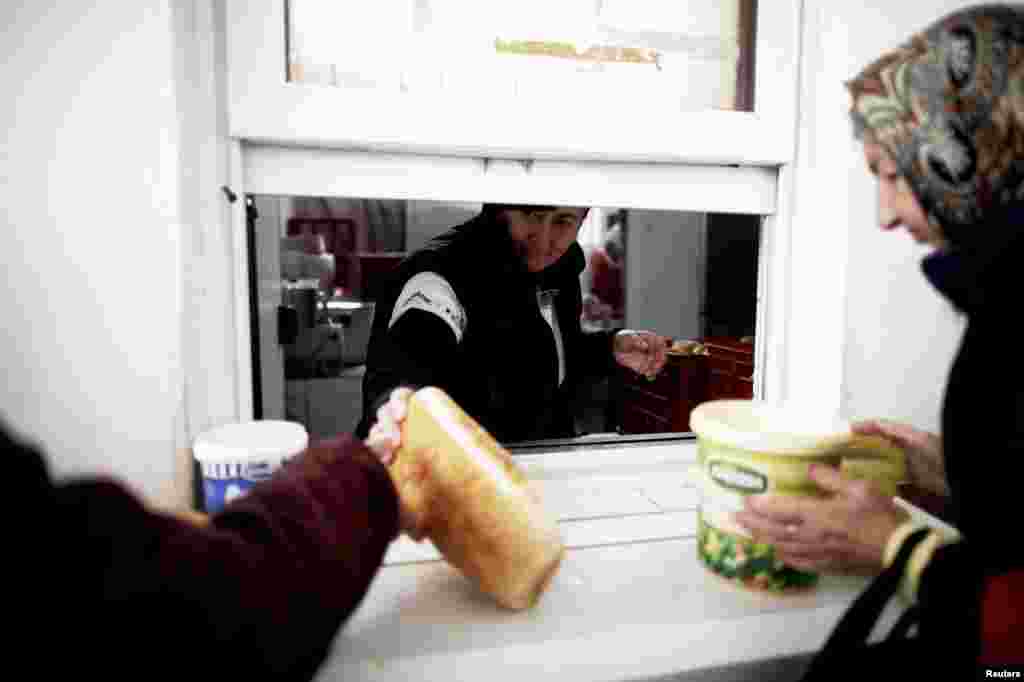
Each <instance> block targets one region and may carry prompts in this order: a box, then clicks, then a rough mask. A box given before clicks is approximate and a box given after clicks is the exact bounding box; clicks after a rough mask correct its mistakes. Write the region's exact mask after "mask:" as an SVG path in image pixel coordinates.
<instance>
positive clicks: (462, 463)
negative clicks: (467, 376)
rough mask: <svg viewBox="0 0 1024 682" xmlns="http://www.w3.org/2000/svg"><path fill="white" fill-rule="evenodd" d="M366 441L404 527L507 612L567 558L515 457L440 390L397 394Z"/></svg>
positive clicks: (528, 602)
mask: <svg viewBox="0 0 1024 682" xmlns="http://www.w3.org/2000/svg"><path fill="white" fill-rule="evenodd" d="M366 443H367V445H368V446H369V447H370V448H371V449H372V450H373V451H374V452H376V453H377V455H378V456H379V457H380V458H381V460H382V461H384V462H385V463H386V464H387V466H388V472H389V473H390V474H391V478H392V480H393V481H394V483H395V487H396V489H397V490H398V496H399V500H400V506H401V510H402V511H401V516H402V522H401V526H402V528H403V530H405V532H406V533H408V534H409V535H410V536H411V537H413V538H414V539H420V538H422V537H429V538H430V540H431V541H432V542H433V543H434V545H436V546H437V549H438V550H439V551H440V552H441V554H442V555H443V556H444V557H445V559H446V560H447V561H448V562H449V563H451V564H452V565H453V566H455V567H456V568H458V569H459V570H460V571H461V572H462V573H463V574H464V575H466V576H467V577H468V578H470V579H471V580H473V581H474V582H475V583H476V584H477V586H478V587H480V589H481V590H482V591H484V592H486V593H487V594H489V595H491V596H492V597H493V598H494V599H495V600H496V601H497V602H498V603H499V604H501V605H502V606H505V607H507V608H511V609H523V608H527V607H530V606H532V605H533V604H535V603H536V601H537V600H538V599H539V597H540V595H541V594H542V593H543V591H544V590H545V589H546V588H547V586H548V584H549V583H550V581H551V578H552V577H553V576H554V574H555V572H556V571H557V569H558V566H559V564H560V562H561V559H562V555H563V554H564V551H565V550H564V547H563V545H562V541H561V537H560V535H559V531H558V526H557V524H556V523H555V521H554V519H553V518H551V517H550V516H549V515H548V514H547V513H546V512H545V510H544V509H543V507H542V506H541V504H540V499H539V496H538V495H537V493H536V491H535V490H533V489H532V488H531V487H530V485H529V483H528V482H527V480H526V478H525V476H523V474H522V472H521V471H519V469H518V468H517V467H516V465H515V463H514V462H513V461H512V457H511V455H510V454H509V453H508V451H506V450H505V449H504V448H503V447H502V446H501V445H500V444H499V443H498V442H497V441H495V440H494V438H492V437H491V435H490V434H488V433H487V432H486V431H485V430H484V429H483V428H481V427H480V426H479V424H477V423H476V422H475V421H474V420H473V419H472V418H470V417H469V415H467V414H466V413H465V412H463V411H462V410H461V409H460V408H459V407H458V405H456V404H455V403H454V402H453V401H452V400H451V398H449V397H448V396H447V394H445V393H444V392H443V391H441V390H440V389H437V388H429V387H428V388H424V389H421V390H419V391H416V392H415V393H413V392H411V391H410V390H409V389H405V388H399V389H396V390H395V391H393V392H392V393H391V396H390V397H389V399H388V402H386V403H385V404H384V405H383V406H382V407H381V408H380V409H379V410H378V412H377V423H376V424H374V426H373V427H372V428H371V429H370V433H369V434H368V436H367V439H366Z"/></svg>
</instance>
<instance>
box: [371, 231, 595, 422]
mask: <svg viewBox="0 0 1024 682" xmlns="http://www.w3.org/2000/svg"><path fill="white" fill-rule="evenodd" d="M583 267H584V256H583V251H582V249H581V248H580V247H579V245H578V244H576V243H573V245H572V246H571V247H570V249H569V250H568V251H567V252H566V253H565V255H563V256H562V258H560V259H559V260H558V261H557V262H556V263H555V264H554V265H552V266H550V267H548V268H547V269H546V270H544V271H543V272H541V273H530V272H529V271H527V270H526V268H525V267H524V265H523V263H522V261H521V259H520V258H519V256H518V255H517V253H516V251H515V248H514V243H513V241H512V239H511V237H510V236H509V234H508V229H507V228H506V227H505V226H503V225H501V224H500V223H497V222H495V221H494V220H492V219H490V218H488V217H487V216H486V215H481V216H477V217H476V218H473V219H472V220H470V221H469V222H467V223H465V224H463V225H460V226H458V227H456V228H454V229H452V230H450V231H449V232H447V233H445V234H443V235H441V236H440V237H437V238H436V239H434V240H433V241H431V242H430V243H429V244H428V245H427V246H425V247H424V248H423V249H421V250H419V251H417V252H415V253H413V254H412V255H410V256H409V257H408V258H407V259H406V260H404V261H403V262H402V263H401V264H400V265H399V266H398V268H397V269H396V270H395V273H394V275H393V277H392V278H391V279H390V281H389V284H388V286H387V287H386V289H385V291H384V293H383V294H382V295H381V297H380V298H379V299H378V300H377V301H376V309H375V313H374V321H373V329H372V331H371V335H370V342H369V350H368V354H367V367H366V375H365V377H364V379H363V418H362V420H361V421H360V424H359V427H358V428H357V433H358V434H359V435H361V436H365V434H366V433H367V431H368V429H369V426H370V425H371V424H372V422H373V421H374V419H375V414H376V408H377V407H378V406H379V404H380V403H381V402H383V401H384V400H386V398H387V396H388V395H389V394H390V392H391V390H392V389H393V388H395V387H396V386H399V385H406V386H412V387H419V386H427V385H433V386H438V387H440V388H442V389H444V390H445V391H446V392H448V393H449V395H451V396H452V398H453V399H454V400H455V402H457V403H458V404H459V405H460V406H461V407H462V408H463V409H465V410H466V411H467V412H468V413H469V414H470V415H471V416H472V417H473V418H474V419H476V420H477V421H479V422H480V423H481V424H482V425H483V426H484V428H486V429H487V430H488V431H490V432H491V434H492V435H494V436H495V437H496V438H497V439H498V440H499V441H522V440H535V439H543V438H558V437H571V436H573V435H575V430H574V427H573V417H572V414H571V397H572V395H573V392H574V391H575V390H576V388H577V387H578V386H579V385H580V382H582V381H583V380H584V379H586V378H588V377H593V376H602V375H607V374H609V373H610V372H611V371H612V369H613V368H614V357H613V353H612V335H613V333H614V332H595V333H584V332H583V331H582V329H581V327H580V315H581V312H582V295H581V292H580V283H579V275H580V273H581V272H582V271H583ZM420 272H436V273H437V274H439V275H441V276H442V277H444V278H445V279H446V280H447V281H448V283H449V284H450V285H451V286H452V289H453V290H454V292H455V294H456V296H457V298H458V300H459V303H460V304H461V305H462V307H463V309H464V310H465V312H466V320H467V326H466V330H465V333H464V335H463V337H462V340H461V342H459V341H456V337H455V334H454V333H453V332H452V330H451V329H450V328H449V327H448V325H447V324H446V323H445V322H443V321H442V320H441V319H440V318H439V317H438V316H436V315H434V314H432V313H429V312H424V311H420V310H410V311H407V312H406V313H404V314H403V315H402V316H401V317H400V318H399V319H398V320H397V321H396V323H395V325H394V326H392V327H390V328H389V323H390V321H391V314H392V311H393V309H394V306H395V302H396V298H397V297H398V295H399V293H400V292H401V290H402V288H403V286H404V285H405V283H406V282H407V281H408V280H409V279H410V278H411V277H412V276H413V275H415V274H417V273H420ZM538 289H540V290H542V291H554V290H557V294H555V298H554V307H555V310H556V314H557V316H558V321H559V327H560V329H561V335H562V346H563V349H564V356H565V380H564V382H563V383H562V384H561V385H559V383H558V355H557V351H556V346H555V340H554V337H553V335H552V332H551V327H550V326H549V325H548V323H547V322H546V321H545V320H544V318H543V317H542V316H541V313H540V309H539V307H538V303H537V291H538Z"/></svg>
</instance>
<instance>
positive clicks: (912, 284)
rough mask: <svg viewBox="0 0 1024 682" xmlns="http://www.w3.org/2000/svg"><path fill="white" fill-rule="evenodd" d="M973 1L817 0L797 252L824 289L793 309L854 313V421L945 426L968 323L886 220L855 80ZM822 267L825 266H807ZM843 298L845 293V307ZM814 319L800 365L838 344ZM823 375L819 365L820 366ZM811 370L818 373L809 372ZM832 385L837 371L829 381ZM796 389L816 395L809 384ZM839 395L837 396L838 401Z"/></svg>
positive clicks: (798, 334)
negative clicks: (942, 416)
mask: <svg viewBox="0 0 1024 682" xmlns="http://www.w3.org/2000/svg"><path fill="white" fill-rule="evenodd" d="M968 4H970V3H964V2H950V1H940V0H924V1H918V2H914V3H902V4H901V3H893V2H885V1H883V0H869V1H868V2H865V3H836V2H833V1H831V0H810V1H808V2H807V3H806V7H805V30H804V46H803V50H804V54H803V59H802V79H803V82H802V98H801V126H800V135H799V164H798V167H797V171H796V178H795V184H796V194H795V199H794V209H795V215H794V222H793V235H792V240H793V256H794V259H797V260H798V261H800V262H802V263H803V264H804V267H813V268H817V269H818V273H817V276H814V277H812V278H809V281H817V282H819V283H820V286H818V287H814V288H804V290H801V291H793V292H792V296H793V299H792V304H793V306H798V307H804V309H811V310H816V311H817V313H818V315H819V316H820V318H819V321H823V322H824V323H823V326H824V327H833V326H835V325H832V324H830V323H828V322H827V320H830V319H832V318H833V317H834V316H835V315H843V317H844V320H843V321H842V323H841V326H840V327H839V328H841V329H843V330H845V331H844V334H843V338H842V340H841V344H840V347H837V348H830V349H829V350H827V351H825V352H838V353H841V354H842V362H841V367H842V376H841V377H835V380H837V381H841V386H842V389H841V391H840V393H839V395H838V396H837V398H838V408H839V410H840V411H841V412H842V413H843V414H844V416H848V417H857V418H859V417H871V416H884V417H890V418H894V419H901V420H904V421H909V422H911V423H914V424H917V425H918V426H921V427H924V428H936V427H937V425H938V411H939V404H940V400H941V394H942V388H943V382H944V379H945V373H946V370H947V368H948V365H949V362H950V360H951V358H952V354H953V352H954V350H955V346H956V344H957V342H958V341H959V337H960V333H961V331H962V323H961V321H960V320H958V319H957V317H956V315H954V314H953V313H952V312H951V311H950V309H949V307H948V306H947V305H946V304H945V303H944V302H943V301H942V300H941V299H940V298H939V297H938V295H937V294H936V293H934V292H933V291H932V290H931V288H930V286H929V285H928V284H927V282H926V281H925V280H924V278H923V276H922V275H921V274H920V270H919V261H920V259H921V257H922V256H923V255H924V253H925V252H924V251H922V250H921V248H920V247H917V246H916V245H914V244H913V243H912V242H911V240H910V238H909V237H908V236H907V235H906V234H905V233H903V232H900V233H898V234H896V233H884V234H883V233H882V232H881V231H880V230H879V229H878V227H877V217H876V215H877V199H876V196H875V185H874V182H873V180H872V179H871V177H870V176H869V174H868V173H867V171H866V170H865V168H864V164H863V161H862V159H861V157H860V149H859V147H858V145H857V144H856V143H855V142H854V141H853V138H852V135H851V132H850V125H849V119H848V116H847V109H848V104H849V102H848V97H847V95H846V91H845V88H844V87H843V82H844V81H845V80H847V79H849V78H850V77H852V76H854V75H855V74H856V73H857V72H858V71H859V70H860V69H861V68H862V67H864V66H866V65H867V64H868V63H869V62H870V61H872V60H873V59H875V58H876V57H878V56H879V55H881V54H882V52H883V51H884V50H887V49H890V48H892V47H895V46H897V45H898V44H900V43H902V42H903V41H904V40H905V39H906V38H908V37H909V36H910V35H911V34H912V33H913V32H915V31H917V30H919V29H921V28H923V27H924V26H926V25H927V24H929V23H931V21H933V20H934V19H937V18H939V17H940V16H941V15H943V14H945V13H946V12H948V11H951V10H954V9H957V8H960V7H964V6H967V5H968ZM809 263H813V266H808V265H807V264H809ZM836 300H843V301H845V304H844V305H841V306H838V307H837V306H836V305H835V301H836ZM805 319H807V320H808V322H811V324H806V325H804V326H802V327H800V328H799V329H790V331H789V338H788V341H789V345H788V355H789V362H791V363H795V362H801V361H803V362H807V358H814V357H818V355H817V353H819V352H821V351H819V350H817V349H816V348H815V346H816V345H820V344H823V343H824V344H826V345H828V346H830V347H831V345H832V343H833V341H832V339H828V338H823V337H822V336H821V335H820V334H818V335H816V333H815V326H814V324H813V318H811V317H807V318H805ZM812 371H813V368H812ZM809 375H810V373H808V376H809ZM828 380H829V381H832V379H831V378H828ZM790 394H791V395H793V396H796V397H812V396H809V395H808V394H807V392H804V393H803V394H801V387H800V386H792V387H790ZM828 398H830V397H826V399H828Z"/></svg>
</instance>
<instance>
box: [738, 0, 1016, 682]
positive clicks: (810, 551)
mask: <svg viewBox="0 0 1024 682" xmlns="http://www.w3.org/2000/svg"><path fill="white" fill-rule="evenodd" d="M848 88H849V91H850V93H851V96H852V102H853V103H852V109H851V114H852V118H853V121H854V126H855V130H856V133H857V136H858V138H859V139H860V140H861V141H862V142H863V145H864V153H865V159H866V162H867V165H868V167H869V169H870V170H871V172H872V173H873V174H874V175H875V176H876V177H877V179H878V184H879V221H880V227H881V228H882V229H883V230H889V229H895V228H898V227H901V226H902V227H905V228H906V229H907V230H908V232H910V234H911V235H912V236H913V237H914V239H915V240H917V241H919V242H922V243H927V244H930V245H932V246H933V247H935V249H934V251H933V252H932V253H931V254H930V255H929V256H928V257H927V258H925V260H924V262H923V270H924V274H925V276H926V277H927V278H928V280H929V281H930V282H931V283H932V284H933V285H934V286H935V288H936V289H937V290H938V292H939V293H940V294H941V295H943V296H944V297H946V298H947V299H948V300H949V301H950V302H951V303H952V304H953V305H954V306H956V307H957V308H958V309H959V310H960V311H962V312H963V313H964V314H965V315H966V317H967V320H968V326H967V329H966V332H965V334H964V337H963V340H962V342H961V346H960V349H959V351H958V353H957V356H956V360H955V362H954V364H953V366H952V369H951V371H950V374H949V377H948V382H947V386H946V394H945V398H944V402H943V407H942V422H941V423H942V434H941V441H938V440H934V439H929V438H928V437H927V435H926V434H922V433H920V432H916V431H913V430H909V429H907V428H905V427H899V426H893V425H891V424H886V423H884V422H871V423H865V424H861V425H858V426H857V428H858V429H859V430H861V431H863V432H868V433H881V434H883V435H888V436H890V437H891V438H893V440H895V441H896V442H897V443H900V444H902V445H911V446H914V447H910V448H909V449H908V456H909V464H910V470H911V473H912V474H913V478H914V479H915V481H914V482H916V483H918V484H921V485H923V486H924V487H926V488H930V489H931V490H932V491H933V492H936V493H948V495H949V500H950V503H951V514H952V520H953V522H954V524H955V525H956V526H957V528H958V529H959V530H960V532H961V533H962V536H960V537H948V536H944V535H943V534H942V533H940V532H938V531H930V532H927V533H921V532H915V531H916V530H918V529H916V528H915V526H914V524H913V522H911V521H909V520H907V518H906V515H905V514H904V513H902V512H901V511H900V510H899V508H898V507H897V506H896V505H894V504H893V502H892V500H891V499H886V498H885V497H884V496H881V495H879V494H877V493H876V492H875V491H874V490H873V489H871V488H869V487H868V486H866V485H864V484H863V483H857V482H851V481H848V480H845V479H844V478H843V477H842V476H840V475H839V474H838V472H836V471H834V470H831V469H828V468H819V469H818V470H816V471H813V472H812V476H813V477H814V478H815V480H816V481H817V482H818V484H819V486H820V487H822V488H823V489H824V490H826V491H828V492H829V493H830V494H829V495H828V496H827V497H826V498H825V499H821V500H810V499H799V500H787V499H784V498H776V497H769V496H764V497H761V498H759V499H758V498H750V499H749V500H748V507H747V511H746V512H744V513H742V514H739V515H738V520H739V521H740V522H741V523H743V524H744V525H745V526H746V527H747V528H749V529H750V530H751V531H752V533H753V534H754V535H755V536H757V537H758V538H760V539H762V540H764V541H767V542H771V543H773V544H775V545H776V547H777V549H778V550H779V551H780V552H781V558H782V559H783V560H784V561H786V562H787V563H789V564H791V565H793V566H796V567H798V568H803V569H807V570H830V569H840V568H849V567H851V566H859V567H868V568H870V569H872V570H876V571H877V570H880V569H882V568H883V567H888V566H889V565H890V564H892V562H893V561H894V559H895V557H897V555H900V556H901V557H902V558H903V561H902V564H903V565H902V571H903V573H902V584H901V588H902V593H903V595H904V597H905V598H906V599H907V600H908V601H910V602H911V603H914V604H916V605H917V607H918V609H919V611H918V613H919V614H920V631H919V636H918V637H917V639H916V640H915V642H914V643H912V644H908V645H906V647H904V648H903V649H901V651H903V655H902V657H901V658H899V659H896V658H892V657H890V658H889V661H888V662H890V663H891V662H893V661H896V662H897V663H898V664H899V665H902V666H903V668H904V670H905V671H907V672H910V671H914V670H917V671H918V672H923V671H924V669H925V668H928V669H931V670H940V669H941V670H942V671H944V677H945V678H946V679H971V677H973V675H974V673H975V672H977V670H978V669H979V668H978V666H980V665H982V664H985V665H988V666H998V665H1007V664H1020V663H1024V615H1022V614H1024V545H1022V543H1021V542H1020V540H1019V534H1020V533H1019V516H1020V504H1019V498H1018V497H1017V496H1018V495H1019V494H1020V493H1019V490H1020V487H1021V484H1022V483H1024V366H1022V365H1021V363H1019V362H1006V361H1005V360H1004V359H1005V358H1006V354H1005V352H1003V350H1002V348H1004V347H1005V346H1006V344H1007V343H1008V342H1009V343H1012V342H1013V337H1012V336H1011V335H1010V334H1008V329H1009V326H1008V325H1010V324H1012V320H1013V318H1014V317H1015V316H1016V315H1017V314H1018V313H1019V312H1020V311H1021V310H1022V309H1024V306H1022V305H1021V293H1022V287H1021V284H1020V282H1021V279H1020V270H1019V268H1020V267H1021V264H1022V263H1024V8H1020V7H1009V6H982V7H976V8H972V9H969V10H965V11H962V12H959V13H955V14H952V15H950V16H947V17H945V18H943V19H942V20H940V21H939V22H937V23H935V24H934V25H932V26H931V27H930V28H928V29H927V30H925V31H924V32H923V33H921V34H919V35H917V36H914V37H913V38H912V39H911V40H910V41H909V42H908V43H906V44H905V45H904V46H902V47H901V48H899V49H898V50H895V51H893V52H891V53H889V54H887V55H885V56H883V57H882V58H880V59H879V60H877V61H876V62H875V63H873V64H872V65H870V66H869V67H867V68H866V69H865V70H864V71H863V72H861V73H860V74H859V75H858V76H857V77H856V78H854V79H853V80H852V81H851V82H850V83H849V84H848ZM943 479H944V480H943ZM904 545H906V547H904ZM901 549H903V552H900V550H901ZM910 651H916V652H917V654H918V655H917V656H908V655H907V653H908V652H910ZM851 660H852V661H856V660H857V659H851ZM860 662H861V663H863V664H864V665H866V666H870V665H871V664H872V658H871V656H865V657H863V658H861V659H860ZM878 672H882V671H881V670H878ZM890 672H893V671H892V670H891V669H890ZM961 673H962V674H963V675H971V677H965V676H961Z"/></svg>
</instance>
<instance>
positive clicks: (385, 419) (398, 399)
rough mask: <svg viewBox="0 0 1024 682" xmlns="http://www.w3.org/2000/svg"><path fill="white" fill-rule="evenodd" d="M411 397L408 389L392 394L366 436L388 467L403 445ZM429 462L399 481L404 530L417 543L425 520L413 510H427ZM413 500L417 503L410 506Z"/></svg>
mask: <svg viewBox="0 0 1024 682" xmlns="http://www.w3.org/2000/svg"><path fill="white" fill-rule="evenodd" d="M410 397H412V391H411V390H410V389H408V388H396V389H395V390H394V391H392V392H391V396H390V397H389V398H388V401H387V402H386V403H384V404H383V405H381V406H380V407H379V408H378V409H377V421H375V422H374V423H373V426H371V427H370V433H369V434H367V436H366V441H365V442H366V446H367V447H368V448H370V449H371V450H373V452H374V453H375V454H376V455H377V457H378V458H380V461H381V462H383V463H384V465H385V466H388V465H390V464H391V463H392V462H394V460H395V454H396V453H397V452H398V448H399V447H401V445H402V423H403V422H404V421H405V417H406V414H408V408H409V398H410ZM427 461H429V458H427ZM427 461H421V464H422V466H420V467H418V468H417V469H415V470H414V471H412V472H411V478H409V477H407V479H406V480H401V481H395V487H396V489H397V490H398V492H399V497H398V506H399V521H398V522H399V526H400V530H401V531H402V532H404V533H406V534H408V535H409V536H410V537H412V538H413V539H415V540H419V539H421V538H422V537H423V527H424V520H423V519H422V518H420V515H418V514H416V513H415V512H414V511H413V508H414V507H415V508H417V509H420V508H423V507H424V505H422V504H420V502H421V501H422V498H423V496H424V495H426V492H427V490H428V488H429V477H430V469H429V466H427ZM414 498H415V500H414ZM413 501H415V502H416V504H410V502H413Z"/></svg>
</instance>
